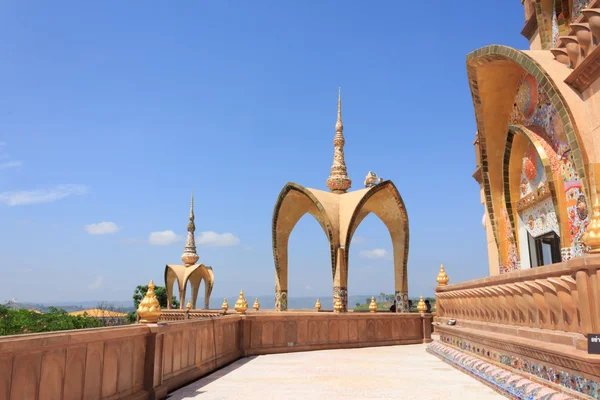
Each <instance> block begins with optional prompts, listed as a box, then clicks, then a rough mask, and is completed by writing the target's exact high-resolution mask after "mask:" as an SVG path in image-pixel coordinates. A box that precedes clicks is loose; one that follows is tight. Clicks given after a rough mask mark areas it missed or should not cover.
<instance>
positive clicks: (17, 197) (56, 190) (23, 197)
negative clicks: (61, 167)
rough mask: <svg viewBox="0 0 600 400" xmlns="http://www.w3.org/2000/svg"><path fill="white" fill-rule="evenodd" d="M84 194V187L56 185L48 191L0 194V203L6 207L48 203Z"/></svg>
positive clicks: (38, 190)
mask: <svg viewBox="0 0 600 400" xmlns="http://www.w3.org/2000/svg"><path fill="white" fill-rule="evenodd" d="M86 192H87V187H86V186H84V185H73V184H69V185H58V186H55V187H53V188H48V189H37V190H28V191H27V190H24V191H20V192H3V193H0V203H4V204H6V205H7V206H22V205H27V204H40V203H49V202H51V201H56V200H60V199H63V198H65V197H69V196H74V195H83V194H85V193H86Z"/></svg>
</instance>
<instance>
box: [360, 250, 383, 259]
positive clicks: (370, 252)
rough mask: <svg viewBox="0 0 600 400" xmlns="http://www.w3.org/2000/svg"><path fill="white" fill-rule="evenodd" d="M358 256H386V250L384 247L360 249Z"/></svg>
mask: <svg viewBox="0 0 600 400" xmlns="http://www.w3.org/2000/svg"><path fill="white" fill-rule="evenodd" d="M360 256H361V257H364V258H387V256H388V252H387V251H385V250H384V249H373V250H361V251H360Z"/></svg>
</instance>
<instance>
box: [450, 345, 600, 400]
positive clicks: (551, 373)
mask: <svg viewBox="0 0 600 400" xmlns="http://www.w3.org/2000/svg"><path fill="white" fill-rule="evenodd" d="M441 340H442V342H444V343H447V344H449V345H452V346H455V347H457V348H459V349H461V350H463V351H467V352H471V353H474V354H476V355H477V356H479V357H484V358H488V359H490V360H493V361H495V362H499V363H501V364H503V365H506V366H507V367H511V368H514V369H515V370H518V371H521V372H525V373H528V374H532V375H534V376H537V377H538V378H542V379H544V380H546V381H549V382H552V383H555V384H558V385H561V386H564V387H565V388H567V389H571V390H574V391H576V392H579V393H583V394H585V395H588V396H592V397H593V398H596V399H600V382H596V381H592V380H591V379H587V378H584V377H581V376H578V375H575V374H572V373H569V372H564V371H560V370H558V369H556V368H553V367H551V366H549V365H545V364H542V363H538V362H533V361H530V360H527V359H524V358H521V357H516V356H513V355H510V354H503V353H500V352H498V351H496V350H493V349H489V348H487V349H486V348H485V347H483V346H480V345H477V344H474V343H471V342H469V341H466V340H462V339H458V338H454V337H449V336H445V335H442V337H441Z"/></svg>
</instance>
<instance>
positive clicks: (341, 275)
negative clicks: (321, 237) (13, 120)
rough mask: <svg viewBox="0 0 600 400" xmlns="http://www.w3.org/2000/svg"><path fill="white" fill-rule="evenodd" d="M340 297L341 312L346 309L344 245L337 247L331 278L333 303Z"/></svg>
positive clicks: (346, 267) (346, 274) (346, 282)
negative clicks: (332, 276) (333, 271)
mask: <svg viewBox="0 0 600 400" xmlns="http://www.w3.org/2000/svg"><path fill="white" fill-rule="evenodd" d="M338 297H339V298H340V301H341V303H342V312H346V311H348V263H347V262H346V252H345V249H344V246H340V247H338V249H337V257H336V264H335V276H334V278H333V304H334V305H335V300H336V299H337V298H338Z"/></svg>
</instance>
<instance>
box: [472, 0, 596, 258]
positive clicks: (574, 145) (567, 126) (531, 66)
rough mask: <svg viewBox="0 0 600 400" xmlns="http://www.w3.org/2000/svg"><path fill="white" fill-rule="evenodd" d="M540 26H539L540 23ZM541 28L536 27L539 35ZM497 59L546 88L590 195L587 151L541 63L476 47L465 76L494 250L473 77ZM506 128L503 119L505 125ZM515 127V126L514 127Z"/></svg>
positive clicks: (476, 86)
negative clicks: (523, 72)
mask: <svg viewBox="0 0 600 400" xmlns="http://www.w3.org/2000/svg"><path fill="white" fill-rule="evenodd" d="M541 7H542V0H536V14H537V15H538V22H540V21H539V18H540V16H541V15H542V14H541ZM540 26H543V25H542V24H540ZM541 32H542V30H540V35H541ZM497 61H508V62H511V63H514V64H515V65H517V66H519V67H521V68H522V69H523V70H524V71H525V72H527V73H529V74H531V75H532V76H533V77H534V78H535V79H536V81H537V82H538V85H540V86H542V87H543V88H544V90H545V91H546V94H547V95H548V97H549V98H550V100H551V102H552V105H553V106H554V107H555V108H556V111H557V115H558V117H559V118H560V120H561V122H562V124H563V128H564V132H565V135H566V137H567V140H568V142H569V146H570V148H571V152H572V154H573V159H574V162H575V169H576V170H577V174H578V175H579V178H580V180H581V184H582V187H583V192H584V194H585V196H586V198H588V199H591V196H590V190H589V184H588V174H587V173H586V165H587V164H588V158H587V154H586V153H585V151H584V147H583V146H582V145H581V143H582V141H581V137H580V135H579V129H578V128H577V124H576V122H575V118H574V117H573V114H572V112H571V110H570V108H569V106H568V105H567V102H566V100H565V99H564V97H563V96H562V94H561V93H560V91H559V89H558V87H557V86H556V84H555V83H554V81H553V80H552V78H551V77H550V76H549V75H548V74H547V73H546V72H545V70H544V69H543V68H542V66H541V65H540V64H539V63H537V61H535V60H534V59H533V58H531V57H530V56H529V55H527V54H526V53H524V52H522V51H519V50H515V49H513V48H511V47H508V46H502V45H491V46H485V47H482V48H480V49H477V50H475V51H473V52H471V53H469V54H468V55H467V75H468V79H469V87H470V89H471V96H472V98H473V107H474V109H475V119H476V122H477V128H478V129H477V130H478V133H479V150H480V151H479V158H480V159H479V162H480V165H481V172H482V178H483V187H484V192H485V206H486V209H487V211H488V216H489V220H490V223H491V225H492V231H493V234H494V239H495V241H496V246H497V248H498V254H501V251H500V242H499V237H498V224H497V221H496V218H495V214H494V206H493V199H492V193H491V187H490V178H489V169H488V161H487V146H486V132H485V121H484V118H483V110H482V106H481V105H482V99H481V97H480V92H479V82H478V79H477V68H478V67H481V66H483V65H486V64H490V63H494V62H497ZM508 128H509V126H508V123H507V129H508ZM517 128H518V127H515V129H517Z"/></svg>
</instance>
